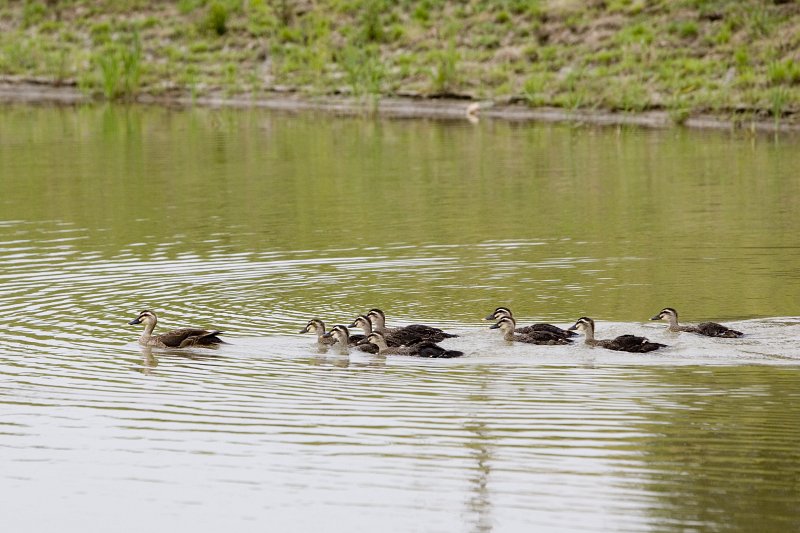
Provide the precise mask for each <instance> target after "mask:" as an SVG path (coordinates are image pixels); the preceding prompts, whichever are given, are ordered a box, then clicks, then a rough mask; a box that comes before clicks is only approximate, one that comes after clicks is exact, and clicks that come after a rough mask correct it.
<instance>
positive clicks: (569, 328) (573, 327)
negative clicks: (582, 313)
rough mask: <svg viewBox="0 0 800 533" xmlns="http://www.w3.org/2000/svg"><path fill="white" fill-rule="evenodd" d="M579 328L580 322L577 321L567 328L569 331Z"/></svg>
mask: <svg viewBox="0 0 800 533" xmlns="http://www.w3.org/2000/svg"><path fill="white" fill-rule="evenodd" d="M577 330H578V324H577V323H575V324H572V325H571V326H570V327H568V328H567V331H577Z"/></svg>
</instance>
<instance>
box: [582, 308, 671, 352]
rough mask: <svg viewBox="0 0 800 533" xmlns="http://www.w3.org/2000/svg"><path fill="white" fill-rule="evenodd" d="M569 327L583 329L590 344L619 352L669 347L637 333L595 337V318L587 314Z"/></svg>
mask: <svg viewBox="0 0 800 533" xmlns="http://www.w3.org/2000/svg"><path fill="white" fill-rule="evenodd" d="M569 329H571V330H578V331H582V332H583V334H584V335H586V341H585V342H586V344H588V345H589V346H600V347H601V348H606V349H608V350H615V351H618V352H633V353H646V352H652V351H654V350H658V349H659V348H666V347H667V345H666V344H659V343H657V342H650V341H649V340H647V339H646V338H644V337H637V336H636V335H620V336H619V337H616V338H614V339H595V338H594V320H592V319H591V318H589V317H587V316H584V317H581V318H579V319H578V321H577V322H575V325H573V326H572V327H570V328H569Z"/></svg>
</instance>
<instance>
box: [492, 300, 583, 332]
mask: <svg viewBox="0 0 800 533" xmlns="http://www.w3.org/2000/svg"><path fill="white" fill-rule="evenodd" d="M503 317H508V318H514V315H513V314H512V313H511V309H509V308H508V307H498V308H497V309H495V310H494V312H493V313H492V314H491V315H489V316H487V317H486V318H485V319H484V320H500V319H501V318H503ZM515 331H516V332H517V333H523V334H529V333H532V332H534V331H549V332H550V333H554V334H556V335H558V336H559V337H561V338H562V339H566V338H567V337H575V336H577V335H578V334H577V333H575V332H574V331H567V330H566V329H561V328H560V327H558V326H554V325H552V324H533V325H530V326H522V327H521V328H517V329H516V330H515Z"/></svg>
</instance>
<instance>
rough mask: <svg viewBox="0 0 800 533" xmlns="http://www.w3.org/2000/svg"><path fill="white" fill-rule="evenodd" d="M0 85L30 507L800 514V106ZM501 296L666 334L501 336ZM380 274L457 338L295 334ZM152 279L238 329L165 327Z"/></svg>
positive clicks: (19, 467) (304, 518) (5, 483)
mask: <svg viewBox="0 0 800 533" xmlns="http://www.w3.org/2000/svg"><path fill="white" fill-rule="evenodd" d="M0 115H2V118H3V119H2V120H0V182H2V185H3V189H2V190H3V194H2V196H0V209H2V211H0V213H2V216H0V283H2V289H3V290H2V291H0V306H2V308H3V310H4V317H5V320H4V322H3V323H4V328H3V339H2V341H0V413H2V416H0V458H2V459H3V464H4V469H3V472H2V473H1V474H0V486H2V487H3V488H4V491H3V495H4V501H6V503H7V504H8V509H9V511H7V512H4V523H10V524H11V528H12V529H13V530H15V531H24V530H37V531H39V530H50V529H56V528H59V529H62V530H64V529H65V530H76V529H84V530H86V529H88V530H97V529H98V527H97V524H103V523H105V522H111V521H113V523H114V524H115V529H117V530H122V531H134V530H141V529H142V528H149V529H152V528H154V527H155V528H157V529H164V528H165V527H170V526H173V527H174V526H178V525H180V527H181V528H182V529H188V528H194V529H197V530H199V531H210V530H213V529H218V528H220V527H225V528H229V529H230V528H233V529H236V530H255V529H263V527H260V526H261V525H262V524H263V523H264V520H269V523H270V525H272V526H273V527H275V528H281V529H288V530H310V529H316V530H318V529H320V528H323V529H328V530H331V531H345V530H366V529H380V530H382V531H409V530H424V531H453V530H470V531H476V532H488V531H495V530H496V531H529V530H531V529H535V530H548V531H555V530H560V531H575V530H597V529H602V530H606V531H621V530H626V531H627V530H630V531H653V530H657V531H686V530H708V529H710V530H745V531H747V530H763V531H766V530H774V531H791V530H797V529H800V516H799V515H798V512H797V509H796V502H797V501H798V499H800V486H798V484H797V480H798V479H800V452H798V451H797V447H796V443H797V441H798V439H799V438H800V425H798V423H797V420H800V412H798V410H797V406H798V405H800V402H798V400H799V399H800V398H798V395H799V394H800V393H798V391H800V387H798V385H800V373H798V366H797V362H798V360H800V319H798V318H796V315H798V312H797V307H796V305H797V301H796V295H797V294H798V289H800V275H798V271H797V269H796V265H797V264H798V259H800V246H798V243H797V239H796V235H797V234H798V230H800V209H798V207H800V206H798V205H797V202H798V198H800V182H798V180H797V179H796V178H795V173H796V168H798V163H800V160H799V159H800V155H799V154H800V151H798V150H797V146H796V144H794V143H793V141H792V140H791V139H785V140H781V141H780V142H778V143H771V142H766V141H764V140H763V139H758V138H756V139H738V138H736V137H731V136H729V135H719V134H697V133H689V132H643V131H638V130H632V131H626V130H622V131H615V130H595V129H585V128H569V127H551V126H546V127H543V126H535V127H529V126H525V127H521V126H514V125H508V124H502V123H486V122H482V123H480V124H478V125H469V124H461V123H460V122H459V123H431V122H425V121H414V122H406V121H396V122H395V121H380V120H375V121H373V120H355V119H337V118H331V117H320V116H315V115H301V116H287V115H279V114H269V113H260V112H229V111H212V110H190V111H181V112H175V111H166V110H161V109H140V108H127V109H122V108H114V107H110V108H78V109H47V108H27V107H20V108H6V109H2V110H0ZM498 305H508V306H510V307H511V308H512V309H514V310H515V312H516V314H518V315H519V317H520V322H526V323H527V322H530V321H532V320H533V319H545V320H549V321H553V322H555V323H558V324H561V325H568V324H570V323H571V321H574V319H575V318H577V317H578V316H581V315H585V314H588V315H591V316H593V317H594V318H596V319H597V321H598V335H599V336H601V337H611V336H614V335H619V334H622V333H639V334H646V335H647V336H648V337H650V338H651V339H653V340H656V341H658V342H663V343H665V344H668V345H670V348H669V349H667V350H663V351H659V352H657V353H654V354H648V355H646V356H642V355H629V354H621V353H617V352H608V351H604V350H599V349H591V348H588V347H586V346H584V345H580V344H579V345H576V346H554V347H535V346H518V345H509V344H508V343H505V342H504V341H502V340H501V339H500V337H499V335H497V333H496V332H494V331H489V330H488V329H487V325H488V323H486V322H484V321H482V320H481V318H482V317H483V316H485V315H486V313H488V312H490V311H491V310H492V309H494V308H495V307H496V306H498ZM667 305H671V306H674V307H677V308H678V309H679V310H680V311H681V315H682V317H685V319H686V320H687V321H690V322H691V321H700V320H705V319H716V320H720V321H724V322H726V323H727V324H729V325H731V326H735V327H736V328H737V329H742V330H744V331H745V332H747V334H748V335H747V336H746V337H745V338H743V339H739V340H735V339H734V340H728V339H704V338H701V337H697V336H692V335H685V334H671V333H668V332H666V331H665V330H664V324H653V323H649V322H648V321H647V319H648V318H649V317H650V316H652V315H653V314H654V313H655V312H657V311H658V310H660V309H661V308H663V307H664V306H667ZM375 306H379V307H382V308H384V309H385V310H386V311H387V313H388V320H389V323H390V325H391V324H399V323H405V322H410V321H423V322H430V323H435V324H437V325H441V326H444V327H447V328H450V329H452V330H454V331H457V332H458V333H460V334H461V336H460V337H459V338H457V339H450V340H448V341H447V346H448V347H452V348H453V349H458V350H463V351H464V352H465V353H466V357H464V358H463V359H460V360H441V361H427V360H426V361H422V360H416V359H414V358H404V357H379V356H373V355H369V354H364V353H361V352H357V351H355V350H353V351H351V353H350V354H349V355H348V354H341V353H340V352H339V351H338V350H336V349H330V350H320V349H319V348H318V347H317V346H316V345H315V344H314V341H313V339H312V338H311V336H299V335H296V331H297V330H298V329H299V328H300V327H302V326H303V325H304V324H305V323H306V321H307V320H308V319H309V318H312V317H314V316H319V317H321V318H324V319H325V320H326V321H327V323H328V324H329V325H333V324H336V323H345V324H346V323H349V322H350V321H351V320H352V319H353V318H354V317H355V315H356V314H359V313H363V312H364V311H365V310H366V309H369V308H371V307H375ZM144 308H154V309H155V310H156V311H157V312H159V317H160V319H161V320H160V324H159V325H160V327H163V328H172V327H182V326H187V325H193V326H199V327H205V328H217V329H222V330H223V331H224V332H225V338H226V340H228V342H230V344H228V345H224V346H220V347H219V349H216V350H208V349H201V348H198V349H193V350H189V351H181V350H159V349H151V348H143V347H140V346H138V345H137V344H136V343H135V340H136V338H137V337H138V336H139V335H140V333H141V331H140V328H139V327H138V326H137V327H133V326H128V325H127V322H128V321H129V320H130V317H131V316H132V315H134V314H135V313H136V312H138V311H140V310H141V309H144ZM42 502H47V513H43V512H42ZM120 516H125V519H124V520H122V521H121V520H120ZM117 526H118V527H117ZM26 528H27V529H26Z"/></svg>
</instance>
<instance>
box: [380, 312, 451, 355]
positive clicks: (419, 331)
mask: <svg viewBox="0 0 800 533" xmlns="http://www.w3.org/2000/svg"><path fill="white" fill-rule="evenodd" d="M366 316H367V317H368V318H369V320H370V321H371V322H372V330H373V331H375V332H377V333H380V334H382V335H387V336H388V335H391V337H392V339H393V341H395V342H398V343H399V344H403V345H406V346H409V345H411V344H416V343H419V342H426V341H427V342H441V341H443V340H444V339H450V338H452V337H458V335H454V334H452V333H446V332H445V331H443V330H441V329H439V328H434V327H431V326H426V325H424V324H411V325H410V326H403V327H399V328H387V327H386V314H385V313H384V312H383V311H381V310H380V309H370V311H369V313H367V315H366Z"/></svg>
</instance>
